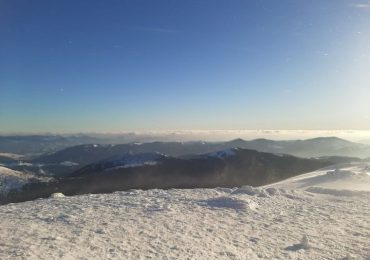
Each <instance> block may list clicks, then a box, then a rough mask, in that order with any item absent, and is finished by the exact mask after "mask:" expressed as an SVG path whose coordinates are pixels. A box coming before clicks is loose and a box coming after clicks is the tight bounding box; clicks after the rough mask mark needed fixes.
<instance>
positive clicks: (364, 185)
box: [267, 163, 370, 193]
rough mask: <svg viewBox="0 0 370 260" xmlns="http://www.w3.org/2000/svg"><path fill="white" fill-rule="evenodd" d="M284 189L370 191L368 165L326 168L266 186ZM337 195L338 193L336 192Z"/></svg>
mask: <svg viewBox="0 0 370 260" xmlns="http://www.w3.org/2000/svg"><path fill="white" fill-rule="evenodd" d="M267 187H278V188H285V189H303V190H306V189H309V190H311V191H313V190H317V191H318V190H321V191H324V190H328V189H334V190H337V191H338V190H350V191H370V164H369V163H352V164H342V165H337V166H332V167H328V168H326V169H322V170H319V171H315V172H311V173H307V174H302V175H299V176H296V177H293V178H290V179H288V180H284V181H282V182H279V183H276V184H272V185H268V186H267ZM337 193H338V192H337Z"/></svg>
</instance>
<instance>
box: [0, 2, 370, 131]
mask: <svg viewBox="0 0 370 260" xmlns="http://www.w3.org/2000/svg"><path fill="white" fill-rule="evenodd" d="M369 71H370V1H367V0H356V1H355V0H353V1H350V0H314V1H303V0H302V1H297V0H279V1H275V0H270V1H267V0H243V1H239V0H233V1H226V0H209V1H203V0H187V1H173V0H168V1H159V0H158V1H157V0H147V1H145V0H135V1H129V0H127V1H124V0H104V1H101V0H99V1H98V0H84V1H81V0H53V1H50V0H0V133H12V132H32V133H37V132H119V131H136V130H137V131H153V130H154V131H157V130H158V131H159V130H184V129H194V130H216V129H226V130H232V129H234V130H235V129H236V130H245V129H251V130H253V129H286V130H291V129H299V130H336V129H345V130H347V129H352V130H370V102H369V101H370V73H369Z"/></svg>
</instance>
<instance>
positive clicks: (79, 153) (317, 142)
mask: <svg viewBox="0 0 370 260" xmlns="http://www.w3.org/2000/svg"><path fill="white" fill-rule="evenodd" d="M232 148H242V149H251V150H256V151H259V152H266V153H278V154H290V155H294V156H299V157H321V156H350V157H370V146H369V145H364V144H359V143H354V142H349V141H346V140H343V139H339V138H335V137H325V138H314V139H308V140H292V141H273V140H267V139H256V140H251V141H246V140H242V139H236V140H233V141H230V142H217V143H212V142H151V143H129V144H118V145H96V144H95V145H94V144H90V145H79V146H74V147H69V148H66V149H63V150H60V151H58V152H55V153H52V154H46V155H43V156H40V157H38V158H36V159H34V160H32V162H34V163H44V164H50V163H52V164H60V163H61V162H64V161H71V162H75V163H78V164H79V165H80V166H86V165H88V164H91V163H95V162H99V161H101V160H105V159H107V158H111V157H115V156H121V155H123V154H127V153H156V152H158V153H162V154H166V155H168V156H172V157H181V156H188V155H202V154H207V153H215V152H218V151H222V150H229V149H232Z"/></svg>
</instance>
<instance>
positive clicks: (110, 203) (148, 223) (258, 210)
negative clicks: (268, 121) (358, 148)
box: [0, 165, 370, 259]
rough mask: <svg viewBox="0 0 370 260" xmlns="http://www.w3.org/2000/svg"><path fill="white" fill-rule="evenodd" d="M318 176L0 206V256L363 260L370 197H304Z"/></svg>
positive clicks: (367, 252) (369, 242)
mask: <svg viewBox="0 0 370 260" xmlns="http://www.w3.org/2000/svg"><path fill="white" fill-rule="evenodd" d="M363 166H364V167H366V165H363ZM351 167H352V168H351ZM361 167H362V166H360V165H357V166H354V165H347V166H342V167H341V168H340V169H339V171H340V172H342V171H353V173H355V174H354V175H353V176H352V177H351V178H349V179H348V178H343V180H342V182H344V180H349V181H354V180H355V179H356V177H359V178H361V177H362V174H357V173H363V172H366V169H365V168H361ZM361 169H362V170H361ZM325 171H326V172H327V171H329V169H327V170H325ZM325 171H323V172H322V174H321V175H320V173H319V172H315V173H312V174H311V175H312V177H308V178H306V177H307V176H310V175H306V176H302V177H305V178H304V179H303V178H302V179H297V178H295V179H290V180H287V181H286V182H281V183H279V184H276V185H275V186H269V187H262V188H252V187H248V186H246V187H241V188H238V189H236V188H235V189H226V188H216V189H194V190H177V189H173V190H167V191H164V190H148V191H140V190H132V191H128V192H116V193H113V194H98V195H83V196H75V197H59V196H55V198H51V199H40V200H36V201H30V202H25V203H19V204H8V205H5V206H1V207H0V219H1V222H0V259H148V258H149V259H370V192H367V191H361V192H357V193H353V194H349V195H348V194H346V193H340V194H339V196H338V194H335V193H325V194H324V193H317V192H309V191H307V189H309V188H310V187H311V188H312V187H325V186H321V185H323V184H324V183H326V184H327V183H329V182H325V179H315V178H320V177H321V176H325V174H326V173H325ZM339 171H338V172H339ZM334 179H335V178H334ZM337 179H341V178H337ZM299 180H306V182H305V183H304V185H301V183H300V184H299V185H300V186H294V185H297V181H299ZM312 180H316V181H315V182H313V181H312ZM319 180H322V182H321V183H319ZM309 184H314V186H310V185H309ZM295 187H296V188H297V189H294V190H292V188H295Z"/></svg>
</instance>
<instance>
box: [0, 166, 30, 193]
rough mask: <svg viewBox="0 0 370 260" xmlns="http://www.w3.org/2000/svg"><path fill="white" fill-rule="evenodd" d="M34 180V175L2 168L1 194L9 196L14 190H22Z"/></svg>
mask: <svg viewBox="0 0 370 260" xmlns="http://www.w3.org/2000/svg"><path fill="white" fill-rule="evenodd" d="M32 178H34V176H33V175H29V174H25V173H22V172H18V171H14V170H11V169H9V168H6V167H3V166H0V194H7V193H8V192H9V191H10V190H12V189H20V188H21V187H22V186H23V185H25V184H26V183H28V182H29V180H30V179H32Z"/></svg>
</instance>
